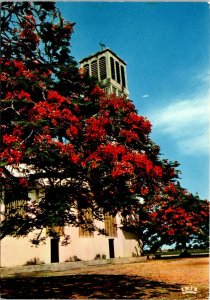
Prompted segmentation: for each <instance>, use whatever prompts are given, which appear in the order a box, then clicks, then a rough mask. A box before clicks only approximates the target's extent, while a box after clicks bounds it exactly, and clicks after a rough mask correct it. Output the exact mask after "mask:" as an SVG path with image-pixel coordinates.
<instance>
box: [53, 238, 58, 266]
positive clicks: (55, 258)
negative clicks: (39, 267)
mask: <svg viewBox="0 0 210 300" xmlns="http://www.w3.org/2000/svg"><path fill="white" fill-rule="evenodd" d="M55 262H59V239H51V263H55Z"/></svg>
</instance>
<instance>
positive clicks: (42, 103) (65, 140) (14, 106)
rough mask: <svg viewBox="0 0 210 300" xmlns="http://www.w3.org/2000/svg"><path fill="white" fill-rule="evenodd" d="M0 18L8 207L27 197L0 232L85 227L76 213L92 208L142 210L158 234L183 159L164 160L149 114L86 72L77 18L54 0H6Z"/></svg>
mask: <svg viewBox="0 0 210 300" xmlns="http://www.w3.org/2000/svg"><path fill="white" fill-rule="evenodd" d="M1 14H2V19H1V35H2V55H1V82H2V86H1V99H2V100H1V133H2V134H1V151H0V160H1V161H0V168H1V171H2V181H3V184H4V191H5V194H6V197H5V203H6V205H9V204H10V202H12V201H14V200H23V199H24V200H25V202H24V213H20V212H22V207H21V208H20V209H17V208H15V209H13V211H11V209H10V210H8V213H7V211H6V213H5V215H4V220H3V222H2V226H1V237H4V236H5V235H6V234H12V235H14V236H18V235H24V234H28V233H29V232H30V231H33V230H34V229H35V228H36V229H40V233H41V232H42V229H43V228H45V227H48V228H53V227H54V226H64V225H68V224H73V225H78V222H80V221H82V218H80V219H79V220H78V218H77V216H76V215H75V211H76V209H77V208H85V207H92V209H93V215H94V218H99V219H100V218H102V217H103V214H104V213H105V212H107V211H108V212H110V213H112V214H113V215H115V214H116V213H117V212H121V213H122V215H123V216H124V217H125V219H126V218H127V216H128V215H130V214H131V212H132V209H133V208H135V211H136V212H137V213H138V212H141V213H142V214H140V218H141V220H142V221H141V223H140V224H141V226H143V225H144V226H147V227H145V228H152V229H153V231H151V230H150V236H151V237H153V236H154V233H155V232H158V234H160V231H158V228H157V227H155V224H157V223H155V222H156V220H158V219H157V218H155V213H156V210H153V207H155V205H156V206H157V207H158V205H159V206H160V204H157V199H158V197H161V199H165V200H164V201H165V206H164V205H163V206H162V210H161V212H160V215H161V213H162V214H164V210H167V209H170V207H171V208H172V207H173V209H174V210H175V211H176V206H175V205H174V204H173V201H175V200H173V201H171V202H170V197H169V196H170V193H171V191H170V188H169V187H172V185H173V182H174V181H176V179H177V177H178V171H177V170H176V167H177V166H178V164H177V163H176V162H175V163H172V162H168V161H167V160H162V159H161V158H160V155H159V147H158V146H157V145H156V144H154V143H153V142H152V140H151V139H150V137H149V135H150V132H151V124H150V122H149V120H148V119H147V118H145V117H143V116H139V115H138V114H137V111H136V109H135V107H134V105H133V103H132V101H130V100H129V99H126V98H124V97H116V96H115V95H110V96H107V95H105V94H104V93H103V91H102V90H101V89H100V88H99V87H98V86H97V85H95V82H93V81H92V80H91V79H89V78H88V77H87V76H86V75H85V74H83V72H80V70H79V69H78V68H77V65H76V62H75V61H74V60H73V58H72V57H71V56H70V52H69V51H70V50H69V46H70V38H71V34H72V31H73V24H71V23H69V22H66V21H65V20H63V19H62V17H61V15H60V12H59V11H58V10H57V9H56V7H55V4H54V3H52V2H32V3H29V2H3V3H1ZM34 188H44V193H43V194H41V195H40V197H39V201H32V200H31V199H29V198H28V196H26V195H28V191H30V190H32V189H34ZM167 188H168V190H167ZM17 195H18V199H17ZM167 197H168V198H167ZM140 198H144V201H145V202H144V204H142V203H141V202H139V199H140ZM174 199H175V198H174ZM164 201H163V202H161V203H164ZM180 201H181V200H180ZM180 203H181V202H180ZM172 204H173V205H172ZM171 205H172V206H171ZM176 214H179V215H180V214H182V211H181V210H177V211H176ZM169 215H170V214H169V212H168V213H167V216H169ZM145 216H146V217H147V218H148V222H147V220H146V217H145ZM183 217H184V218H185V219H186V220H185V221H186V222H187V215H186V214H184V213H183ZM167 218H168V217H167ZM168 220H169V218H168ZM144 221H145V223H144ZM148 224H151V226H150V225H148ZM161 224H162V223H161ZM173 224H175V223H173ZM141 226H138V230H139V232H141V230H142V229H141V228H142V227H141ZM152 226H153V227H152ZM177 226H178V225H177ZM177 228H178V227H177ZM163 230H164V223H163V224H162V225H161V231H162V233H164V231H163ZM173 230H175V229H174V228H173ZM177 230H178V229H177ZM171 232H172V231H171ZM171 232H170V233H169V232H167V233H166V232H165V235H164V234H163V236H166V235H172V234H171ZM52 234H53V231H52ZM144 235H145V231H144ZM140 236H141V235H140ZM39 238H40V235H38V236H37V240H39ZM141 238H143V235H142V236H141Z"/></svg>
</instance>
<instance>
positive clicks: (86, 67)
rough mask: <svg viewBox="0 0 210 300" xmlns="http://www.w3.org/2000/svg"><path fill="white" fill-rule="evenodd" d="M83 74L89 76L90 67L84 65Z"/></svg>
mask: <svg viewBox="0 0 210 300" xmlns="http://www.w3.org/2000/svg"><path fill="white" fill-rule="evenodd" d="M83 69H84V71H85V74H87V75H90V66H89V64H85V65H84V67H83Z"/></svg>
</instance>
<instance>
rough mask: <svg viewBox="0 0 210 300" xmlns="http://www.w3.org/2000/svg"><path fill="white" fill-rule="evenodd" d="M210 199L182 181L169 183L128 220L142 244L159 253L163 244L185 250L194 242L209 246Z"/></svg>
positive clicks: (138, 207)
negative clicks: (183, 185) (184, 186)
mask: <svg viewBox="0 0 210 300" xmlns="http://www.w3.org/2000/svg"><path fill="white" fill-rule="evenodd" d="M209 208H210V207H209V202H208V201H207V200H201V199H200V198H199V196H198V195H193V194H191V193H189V192H188V191H187V190H186V189H183V188H182V187H181V186H180V184H179V183H178V182H176V183H168V184H166V185H165V186H164V187H163V189H162V190H161V192H160V193H159V194H158V195H156V196H155V197H150V196H149V197H148V198H147V199H146V200H145V201H143V202H142V203H141V205H138V206H137V207H132V210H131V214H130V216H129V215H127V218H125V219H124V225H125V228H127V230H130V231H134V232H135V233H136V234H137V235H138V236H139V238H140V239H141V241H142V247H143V248H144V249H147V250H150V251H151V252H154V253H155V252H156V251H157V250H159V249H161V247H162V246H163V245H173V247H174V248H179V249H182V250H185V249H187V248H188V247H193V245H199V246H200V247H201V248H207V247H208V237H209V225H208V221H209Z"/></svg>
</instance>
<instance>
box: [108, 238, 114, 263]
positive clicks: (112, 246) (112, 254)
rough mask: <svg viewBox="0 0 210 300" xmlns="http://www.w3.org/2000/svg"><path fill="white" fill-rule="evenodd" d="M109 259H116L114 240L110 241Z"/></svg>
mask: <svg viewBox="0 0 210 300" xmlns="http://www.w3.org/2000/svg"><path fill="white" fill-rule="evenodd" d="M109 257H110V258H114V239H109Z"/></svg>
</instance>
